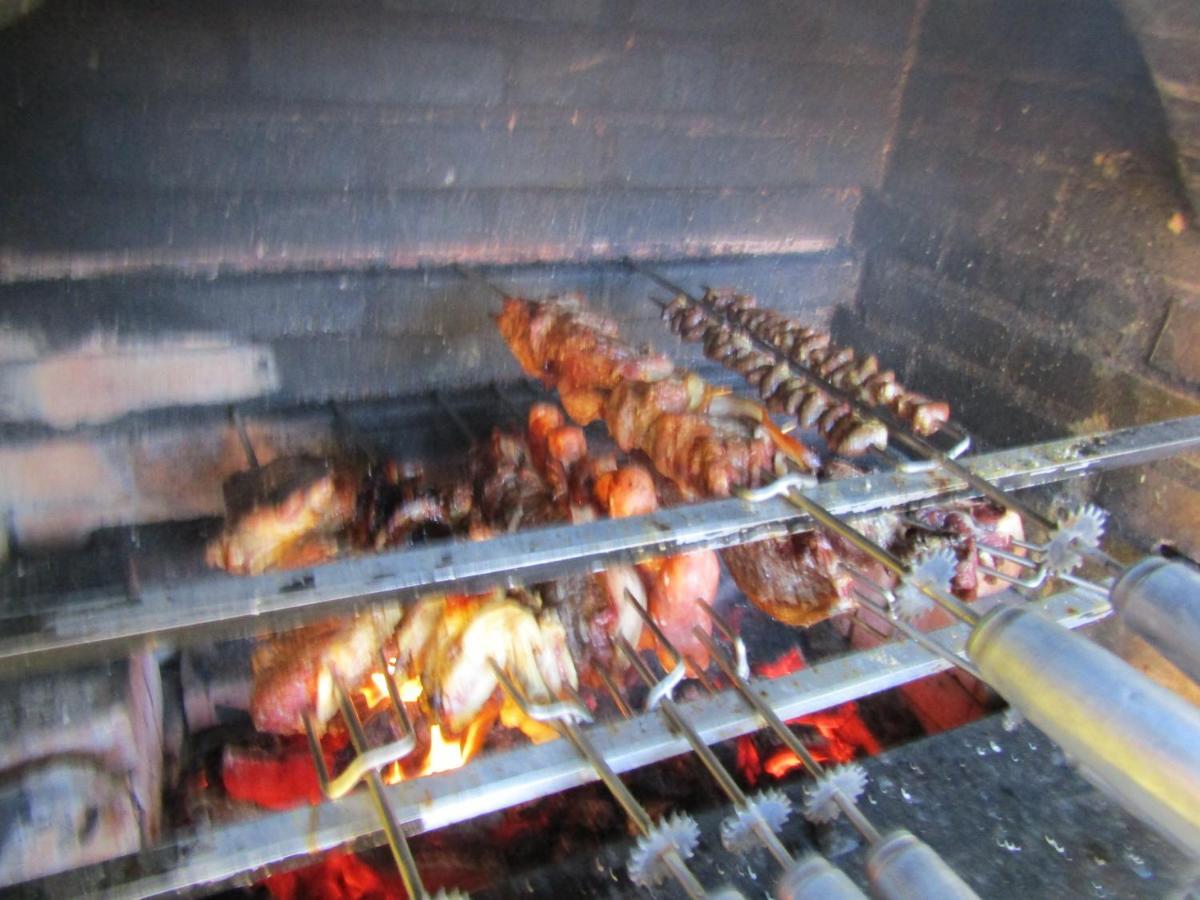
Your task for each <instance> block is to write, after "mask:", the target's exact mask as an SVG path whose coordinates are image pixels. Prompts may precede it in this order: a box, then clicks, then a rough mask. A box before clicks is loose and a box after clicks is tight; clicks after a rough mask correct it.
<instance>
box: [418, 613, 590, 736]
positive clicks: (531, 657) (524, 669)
mask: <svg viewBox="0 0 1200 900" xmlns="http://www.w3.org/2000/svg"><path fill="white" fill-rule="evenodd" d="M491 663H495V664H496V665H497V666H498V667H499V668H500V669H502V670H503V671H504V672H505V673H506V674H507V675H508V676H509V677H511V678H512V679H513V681H514V682H516V683H517V684H518V685H519V686H520V687H521V689H522V690H523V691H524V692H525V695H526V696H527V697H528V698H529V699H530V700H531V701H533V702H535V703H542V702H548V701H551V700H554V699H555V698H556V697H558V696H559V694H560V692H561V691H562V690H563V688H564V687H565V686H567V685H569V686H571V687H575V686H577V685H578V677H577V675H576V672H575V666H574V663H573V662H572V660H571V655H570V653H569V652H568V651H567V636H566V631H565V630H564V628H563V625H562V622H560V621H559V619H558V617H557V615H555V614H554V612H552V611H543V612H541V613H540V614H536V615H535V613H534V611H533V610H532V609H531V608H530V607H529V606H527V605H525V604H524V603H521V602H519V601H517V600H515V599H513V598H511V597H499V598H495V599H492V600H489V601H488V602H486V603H484V604H483V605H482V606H481V607H479V608H478V609H477V610H476V611H475V612H474V613H473V614H472V615H471V616H469V617H468V620H467V621H466V622H465V624H464V625H463V627H461V628H456V629H448V630H447V631H446V632H445V633H444V634H443V639H442V640H439V641H438V642H437V643H436V645H435V646H434V647H433V648H432V652H431V654H430V657H429V659H428V660H427V661H426V664H425V670H424V671H423V672H422V675H421V680H422V683H423V684H424V686H425V692H426V696H427V697H428V698H429V702H430V706H431V708H432V709H433V711H434V714H435V715H436V716H437V718H438V722H439V724H440V725H441V727H442V731H443V733H446V734H449V735H459V734H461V733H463V732H464V731H465V730H466V729H467V727H468V726H469V725H470V724H471V722H472V721H474V720H475V718H476V717H477V716H478V715H480V713H481V712H482V711H483V710H484V708H485V707H486V706H488V704H489V703H491V702H492V700H493V698H497V699H498V692H499V691H500V684H499V681H498V679H497V678H496V674H495V672H494V671H493V670H492V667H491ZM497 711H498V710H497Z"/></svg>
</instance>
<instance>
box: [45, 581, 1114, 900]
mask: <svg viewBox="0 0 1200 900" xmlns="http://www.w3.org/2000/svg"><path fill="white" fill-rule="evenodd" d="M1043 608H1044V609H1046V610H1047V613H1048V614H1049V615H1050V616H1051V617H1052V618H1054V619H1055V620H1057V621H1059V622H1060V623H1062V624H1063V625H1066V626H1068V627H1072V628H1077V627H1082V626H1084V625H1087V624H1090V623H1092V622H1095V621H1098V620H1099V619H1102V618H1104V617H1105V616H1106V615H1108V614H1109V613H1110V612H1111V607H1110V606H1109V605H1108V602H1107V601H1106V600H1105V599H1103V598H1100V597H1097V596H1095V595H1094V594H1092V593H1090V592H1083V591H1071V592H1066V593H1062V594H1058V595H1055V596H1053V597H1051V598H1048V599H1047V600H1046V601H1044V606H1043ZM931 635H932V636H933V637H935V638H936V640H938V641H939V642H940V643H942V644H943V645H944V646H946V647H948V648H950V649H951V650H952V651H953V652H956V653H957V652H961V650H962V648H963V647H964V645H965V641H966V639H967V636H968V635H969V629H968V628H967V627H966V626H965V625H962V624H954V625H951V626H948V627H947V628H944V629H941V630H940V631H936V632H931ZM948 668H950V664H949V663H947V662H946V661H945V660H943V659H940V658H939V657H937V656H936V655H934V654H932V653H930V652H929V651H928V650H925V649H923V648H921V647H918V646H916V645H915V644H912V643H904V644H893V645H888V646H885V647H876V648H874V649H871V650H864V651H858V652H853V653H848V654H846V655H845V656H841V657H838V658H836V659H833V660H830V661H828V662H823V663H818V664H816V665H813V666H811V667H809V668H806V669H803V670H801V671H799V672H793V673H791V674H789V675H784V676H781V677H780V678H777V679H773V680H771V681H756V682H755V685H754V687H755V690H756V691H758V692H760V694H761V696H762V698H763V701H764V702H765V703H766V704H767V706H768V707H769V708H770V709H771V710H772V711H773V712H774V714H775V715H777V716H778V717H779V718H781V719H784V720H787V719H794V718H797V717H799V716H803V715H807V714H809V713H813V712H818V711H820V710H823V709H828V708H829V707H831V706H834V705H836V704H838V703H845V702H846V701H849V700H856V699H859V698H861V697H864V696H867V695H869V694H874V693H878V692H880V691H883V690H887V689H889V688H892V687H896V686H898V685H901V684H906V683H908V682H910V681H915V680H916V679H918V678H923V677H925V676H927V675H933V674H936V673H938V672H943V671H945V670H946V669H948ZM679 706H680V708H681V710H682V712H683V714H684V715H686V716H687V717H688V720H689V721H690V722H691V724H692V727H693V728H694V729H695V730H696V733H697V734H699V735H700V736H701V738H702V739H703V740H704V741H706V742H708V743H710V744H711V743H715V742H717V741H723V740H729V739H731V738H735V737H739V736H741V735H743V734H748V733H750V732H752V731H758V730H759V729H761V728H762V727H763V721H762V719H761V718H760V716H759V714H758V712H757V711H756V710H754V709H753V708H751V707H749V706H748V705H747V704H746V702H745V700H743V699H742V697H740V696H739V695H738V694H736V693H735V692H733V691H723V692H721V693H720V694H716V695H713V696H705V697H700V698H698V699H696V700H691V701H686V702H683V703H680V704H679ZM592 741H593V744H594V745H595V748H596V750H597V752H599V753H600V754H602V755H603V756H604V758H605V759H606V760H607V761H608V764H609V766H610V767H611V768H612V769H613V771H614V772H617V773H618V774H619V773H621V772H627V771H630V770H632V769H636V768H639V767H641V766H645V765H649V764H650V763H654V762H658V761H659V760H662V759H667V758H669V757H672V756H678V755H679V754H680V753H685V752H687V750H688V749H689V747H688V744H687V742H686V741H685V740H684V739H683V738H681V737H680V736H679V735H677V734H675V733H674V732H673V731H672V730H671V729H670V728H669V727H668V726H667V724H666V723H665V722H663V721H662V720H661V719H660V718H659V717H658V716H646V715H641V716H637V717H635V718H633V719H630V720H628V721H620V722H612V723H610V724H606V725H605V726H604V727H602V728H597V729H595V730H594V732H593V735H592ZM595 779H596V775H595V773H594V772H593V771H592V770H591V767H590V766H589V765H588V764H587V763H586V762H585V761H584V760H582V759H581V758H580V756H579V754H578V752H577V751H576V750H575V749H574V748H573V747H571V746H569V745H566V744H565V743H564V742H553V743H549V744H542V745H541V746H537V747H532V746H529V747H520V748H516V749H513V750H509V751H505V752H498V753H493V754H489V755H487V756H483V757H480V758H479V759H476V760H474V761H472V762H471V763H469V764H468V765H466V766H464V767H463V768H461V769H457V770H455V771H452V772H446V773H443V774H440V775H432V776H428V777H425V778H421V779H418V780H415V781H411V782H400V783H399V784H395V785H390V786H388V787H386V788H385V793H386V796H387V799H388V802H389V804H390V806H391V808H392V810H393V814H394V815H395V818H396V821H397V823H398V824H400V826H401V827H402V828H404V829H405V831H406V832H407V833H408V834H418V833H421V832H424V831H432V830H435V829H438V828H442V827H445V826H446V825H450V824H453V823H455V822H461V821H464V820H466V819H470V818H474V817H476V816H480V815H483V814H485V813H489V812H494V811H496V810H499V809H505V808H507V807H509V806H512V805H514V804H517V803H523V802H526V801H529V800H533V799H536V798H538V797H543V796H547V795H549V794H553V793H557V792H559V791H564V790H567V789H569V788H572V787H576V786H578V785H580V784H586V783H587V782H589V781H594V780H595ZM381 837H382V835H381V831H380V825H379V820H378V818H377V816H376V814H375V812H374V810H373V809H372V806H371V801H370V798H369V797H367V796H365V795H364V794H363V793H361V792H355V793H352V794H350V795H349V796H347V797H344V798H343V799H341V800H339V801H338V802H336V803H322V804H320V805H319V806H315V807H311V808H302V809H295V810H291V811H288V812H281V813H272V814H268V815H264V816H260V817H257V818H255V819H253V820H250V821H246V822H239V823H236V824H232V825H224V826H217V827H214V828H212V829H208V830H204V831H200V832H195V833H185V834H180V835H177V836H176V837H175V838H174V839H173V840H172V841H171V842H170V843H167V844H164V845H163V846H161V847H159V848H156V849H151V850H148V851H146V852H145V853H143V854H141V855H140V856H139V858H138V860H137V864H136V866H131V861H130V860H127V859H123V860H117V861H114V862H112V863H104V864H100V865H98V866H91V867H87V868H85V869H80V870H77V871H75V872H71V873H66V874H64V875H61V876H52V877H50V878H47V879H42V880H41V881H39V882H37V883H36V884H34V885H31V886H30V888H31V889H33V890H38V891H41V892H42V893H43V894H44V895H49V896H70V897H82V896H95V895H100V896H106V897H113V898H118V897H156V896H164V895H174V894H179V893H185V894H186V893H189V892H191V893H198V892H200V891H205V892H208V891H212V890H214V889H216V888H218V887H222V886H234V885H246V884H250V883H252V882H253V881H255V880H257V879H260V878H261V877H263V876H264V875H266V874H269V873H270V872H271V871H272V870H273V869H275V868H279V867H282V866H284V865H286V864H287V863H288V861H290V860H291V861H297V862H298V861H301V860H305V859H308V858H310V856H311V854H313V853H319V852H322V851H325V850H331V849H335V848H338V847H343V846H354V847H360V848H361V847H365V846H371V845H375V844H378V843H379V842H380V840H381Z"/></svg>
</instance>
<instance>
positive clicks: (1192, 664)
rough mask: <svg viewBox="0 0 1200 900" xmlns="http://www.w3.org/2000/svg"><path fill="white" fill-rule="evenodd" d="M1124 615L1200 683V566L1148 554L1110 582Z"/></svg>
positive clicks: (1154, 645)
mask: <svg viewBox="0 0 1200 900" xmlns="http://www.w3.org/2000/svg"><path fill="white" fill-rule="evenodd" d="M1112 604H1113V606H1114V607H1115V608H1116V610H1117V612H1118V614H1119V615H1120V616H1121V621H1122V622H1124V623H1125V624H1126V625H1128V626H1129V628H1131V629H1132V630H1133V631H1134V632H1135V633H1136V634H1138V635H1140V636H1141V637H1142V638H1144V639H1145V640H1147V641H1149V642H1150V644H1151V646H1153V647H1155V648H1156V649H1157V650H1158V651H1159V652H1160V653H1162V655H1163V656H1165V657H1166V658H1167V659H1169V660H1171V662H1173V663H1174V664H1175V665H1176V666H1178V667H1179V668H1180V670H1181V671H1183V672H1184V673H1186V674H1187V675H1188V677H1190V678H1191V679H1192V680H1193V681H1195V682H1197V683H1200V572H1197V571H1196V568H1195V567H1194V566H1191V565H1189V564H1188V563H1185V562H1178V561H1173V560H1167V559H1163V558H1161V557H1147V558H1146V559H1144V560H1142V561H1141V562H1139V563H1138V564H1137V565H1135V566H1132V567H1131V568H1130V569H1129V571H1128V572H1126V573H1125V575H1124V576H1122V577H1121V578H1120V579H1119V580H1118V581H1117V583H1116V584H1114V585H1113V588H1112Z"/></svg>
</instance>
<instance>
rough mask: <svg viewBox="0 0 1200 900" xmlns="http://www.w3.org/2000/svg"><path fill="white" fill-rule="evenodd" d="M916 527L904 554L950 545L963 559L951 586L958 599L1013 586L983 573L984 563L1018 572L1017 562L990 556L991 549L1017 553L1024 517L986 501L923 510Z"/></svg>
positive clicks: (904, 541) (906, 537)
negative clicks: (1017, 542) (982, 565)
mask: <svg viewBox="0 0 1200 900" xmlns="http://www.w3.org/2000/svg"><path fill="white" fill-rule="evenodd" d="M910 519H911V521H913V522H915V523H918V526H917V527H912V528H909V529H908V531H907V533H906V534H904V535H903V537H902V539H901V544H900V546H899V547H898V548H897V549H898V550H900V552H902V553H907V554H917V553H923V552H926V551H929V550H932V549H936V548H937V547H949V548H950V549H951V550H953V551H954V555H955V556H956V557H957V559H958V565H957V566H956V568H955V571H954V579H953V581H952V582H951V584H950V589H951V591H952V592H953V593H954V594H955V596H957V597H959V598H960V599H963V600H974V599H976V598H977V597H986V596H988V595H989V594H994V593H996V592H997V591H1001V590H1004V589H1005V588H1007V587H1008V585H1007V584H1006V583H1005V582H1004V581H1002V580H1000V579H998V578H995V577H993V576H990V575H987V574H985V573H981V572H980V571H979V564H980V563H981V562H982V563H983V564H984V565H986V566H989V567H991V568H993V569H998V570H1000V571H1002V572H1005V573H1006V574H1019V572H1020V570H1019V568H1017V567H1016V564H1015V563H1012V562H1008V561H1006V560H1002V559H1000V558H999V557H996V556H993V555H992V554H991V553H989V552H988V551H989V548H995V549H998V550H1007V551H1008V552H1010V553H1011V552H1013V550H1014V547H1013V539H1014V538H1016V539H1017V540H1022V539H1024V537H1025V532H1024V527H1023V526H1022V523H1021V517H1020V516H1019V515H1017V514H1016V513H1014V512H1012V511H1011V510H1005V509H1000V508H999V507H997V506H995V505H993V504H991V503H988V502H986V501H975V502H971V503H964V504H955V505H953V506H945V507H942V506H938V507H930V508H928V509H922V510H919V511H917V512H916V513H913V514H912V516H910Z"/></svg>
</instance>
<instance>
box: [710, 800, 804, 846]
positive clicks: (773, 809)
mask: <svg viewBox="0 0 1200 900" xmlns="http://www.w3.org/2000/svg"><path fill="white" fill-rule="evenodd" d="M746 799H747V800H748V801H749V804H750V806H749V808H748V809H744V810H738V811H736V812H734V814H733V815H731V816H729V817H728V818H727V819H725V821H724V822H722V823H721V843H722V844H723V845H724V847H725V849H726V850H728V851H729V852H730V853H745V852H746V851H747V850H749V849H750V848H751V847H753V846H754V845H755V844H756V843H757V842H758V835H756V834H755V832H754V823H755V821H756V816H755V813H757V815H759V816H762V819H763V821H764V822H766V823H767V827H768V828H770V829H771V831H772V832H774V833H776V834H778V833H779V829H780V828H782V827H783V823H784V822H786V821H787V820H788V816H790V815H791V814H792V801H790V800H789V799H788V798H787V797H786V796H785V795H784V794H783V792H781V791H776V790H770V791H762V792H761V793H758V794H755V795H754V796H753V797H747V798H746Z"/></svg>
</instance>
